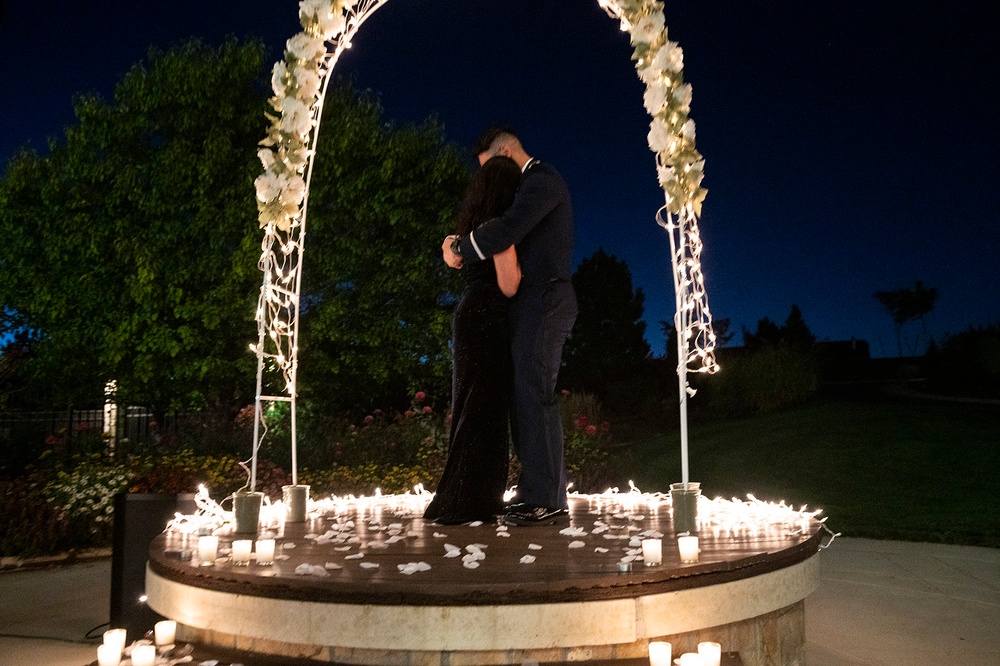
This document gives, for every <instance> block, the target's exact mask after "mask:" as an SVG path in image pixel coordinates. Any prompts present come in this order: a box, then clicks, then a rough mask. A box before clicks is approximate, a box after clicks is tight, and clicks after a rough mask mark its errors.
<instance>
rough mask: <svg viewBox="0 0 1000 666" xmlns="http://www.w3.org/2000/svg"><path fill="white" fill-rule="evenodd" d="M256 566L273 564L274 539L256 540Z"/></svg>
mask: <svg viewBox="0 0 1000 666" xmlns="http://www.w3.org/2000/svg"><path fill="white" fill-rule="evenodd" d="M257 564H262V565H269V564H274V539H258V540H257Z"/></svg>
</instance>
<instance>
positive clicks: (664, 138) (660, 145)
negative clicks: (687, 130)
mask: <svg viewBox="0 0 1000 666" xmlns="http://www.w3.org/2000/svg"><path fill="white" fill-rule="evenodd" d="M646 141H648V142H649V148H650V149H651V150H652V151H653V152H654V153H665V154H668V155H669V154H670V153H673V152H674V150H675V149H676V147H677V137H676V136H674V135H673V134H671V133H670V130H669V129H667V126H666V124H665V123H664V122H663V121H662V120H659V119H657V120H654V121H653V122H651V123H650V124H649V134H647V135H646Z"/></svg>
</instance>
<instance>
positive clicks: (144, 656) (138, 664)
mask: <svg viewBox="0 0 1000 666" xmlns="http://www.w3.org/2000/svg"><path fill="white" fill-rule="evenodd" d="M132 666H156V646H155V645H137V646H135V647H134V648H132Z"/></svg>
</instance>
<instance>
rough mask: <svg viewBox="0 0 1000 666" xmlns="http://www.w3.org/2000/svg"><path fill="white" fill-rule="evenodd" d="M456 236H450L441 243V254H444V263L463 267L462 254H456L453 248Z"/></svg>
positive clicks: (454, 266)
mask: <svg viewBox="0 0 1000 666" xmlns="http://www.w3.org/2000/svg"><path fill="white" fill-rule="evenodd" d="M454 238H455V237H454V236H448V237H447V238H445V239H444V242H443V243H441V254H442V255H444V263H446V264H448V265H449V266H451V267H452V268H461V267H462V256H461V255H459V254H455V253H454V252H453V251H452V249H451V242H452V240H454Z"/></svg>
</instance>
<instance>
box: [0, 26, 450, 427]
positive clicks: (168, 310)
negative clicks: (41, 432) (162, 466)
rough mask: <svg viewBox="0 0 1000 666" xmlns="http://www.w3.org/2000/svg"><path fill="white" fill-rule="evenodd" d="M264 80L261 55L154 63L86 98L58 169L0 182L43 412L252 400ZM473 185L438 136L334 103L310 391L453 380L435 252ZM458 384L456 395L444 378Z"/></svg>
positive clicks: (41, 164)
mask: <svg viewBox="0 0 1000 666" xmlns="http://www.w3.org/2000/svg"><path fill="white" fill-rule="evenodd" d="M268 80H269V74H268V71H267V67H266V66H265V56H264V48H263V46H262V45H261V44H260V43H258V42H250V43H240V42H237V41H229V42H227V43H226V44H224V45H222V46H221V47H217V48H213V47H209V46H206V45H204V44H202V43H200V42H198V41H192V42H189V43H187V44H184V45H182V46H180V47H178V48H175V49H172V50H170V51H165V52H161V51H151V52H150V55H149V58H148V59H147V61H146V62H143V63H140V64H138V65H136V66H135V67H133V68H132V70H131V71H129V72H128V73H127V74H126V75H125V77H124V78H123V79H122V81H121V82H120V83H119V84H118V86H117V87H116V89H115V93H114V99H113V100H112V101H110V102H107V101H104V100H102V99H100V98H97V97H82V98H80V99H78V100H77V101H76V106H75V108H76V115H77V121H76V123H75V124H74V125H73V126H71V127H69V128H67V130H66V138H65V142H64V143H55V142H54V143H53V144H52V146H51V154H50V155H49V156H48V157H39V156H38V155H35V154H33V153H29V152H24V153H22V154H20V155H19V156H18V157H17V158H16V159H15V160H13V161H12V163H11V164H10V165H9V166H8V168H7V171H6V172H5V174H4V176H3V178H2V179H0V231H2V233H3V234H4V239H5V242H4V244H3V245H2V246H0V265H2V266H3V268H4V275H5V278H6V279H5V280H4V281H2V283H0V307H2V308H3V312H4V313H5V316H4V318H2V319H0V323H4V324H6V327H5V330H3V331H0V335H2V334H4V333H6V334H12V333H16V332H17V331H20V330H24V331H29V332H30V333H31V336H30V351H31V353H30V354H27V355H24V356H23V357H22V358H21V359H20V360H19V363H18V364H17V371H18V372H19V373H22V374H23V375H24V376H26V377H28V378H29V380H30V382H31V383H32V385H33V386H35V387H36V388H37V389H38V391H37V393H39V394H41V395H42V397H41V399H43V400H46V401H49V402H50V404H51V403H52V402H56V403H61V404H76V405H81V404H85V403H91V404H92V403H94V402H99V401H100V400H101V398H102V396H103V388H104V384H105V382H107V381H108V380H110V379H115V380H117V383H118V388H119V396H120V399H121V400H122V401H127V402H132V403H145V404H148V405H151V406H153V407H154V408H155V409H156V410H157V411H160V412H163V411H167V410H170V409H176V408H204V407H210V406H215V407H217V408H219V409H223V410H228V411H229V412H233V411H235V410H236V409H238V408H239V407H241V406H243V405H246V404H247V403H249V402H252V400H253V389H254V368H255V358H254V356H253V354H252V353H251V352H250V351H249V350H248V343H250V342H253V341H255V340H256V338H257V335H256V324H255V322H254V321H253V315H254V310H255V303H256V298H257V295H258V293H259V290H260V284H261V279H262V277H261V273H260V271H259V270H258V268H257V259H258V257H259V254H260V239H261V232H260V229H259V226H258V222H257V212H256V207H255V203H254V186H253V181H254V178H255V177H256V176H257V175H258V174H259V173H260V164H259V162H258V161H257V159H256V155H255V152H256V151H255V147H256V145H257V143H258V141H259V140H260V139H261V138H262V137H263V136H264V129H265V124H266V123H265V119H264V112H265V111H266V110H267V105H266V97H267V94H268V88H269V86H268ZM466 179H467V171H466V169H465V168H464V166H463V165H462V162H461V160H460V158H459V157H458V152H457V151H456V150H455V149H454V148H452V147H450V146H448V145H447V144H445V142H444V139H443V135H442V131H441V128H440V127H439V126H438V125H435V124H433V123H429V124H427V125H425V126H423V127H419V128H415V127H405V128H394V127H391V126H389V125H387V124H386V123H385V122H384V120H383V119H382V117H381V109H380V108H379V107H378V105H377V104H376V103H375V102H374V101H372V100H371V99H370V98H361V99H358V98H357V96H356V95H355V93H354V92H353V91H352V90H351V89H350V87H347V88H343V89H338V90H331V92H330V93H329V96H328V103H327V110H326V116H325V121H324V124H323V135H322V136H321V137H320V142H319V155H318V156H317V162H316V170H315V173H314V181H313V191H312V193H311V195H310V215H309V221H308V222H309V238H308V239H307V241H308V242H307V243H306V254H305V260H304V298H303V312H302V317H303V319H302V332H301V337H300V347H301V350H302V351H301V354H300V358H301V360H302V364H301V366H300V370H301V372H300V378H301V379H302V383H303V388H304V389H305V391H306V393H307V395H308V396H311V397H314V398H317V399H320V403H321V405H322V407H324V408H327V407H331V406H336V407H342V406H345V405H354V404H359V403H364V402H371V401H373V400H375V399H377V398H378V397H381V395H382V393H379V392H380V391H387V390H390V388H392V389H401V390H405V389H406V388H407V387H408V386H410V385H412V384H417V383H421V382H423V381H425V380H426V378H430V377H435V378H441V377H445V378H446V377H447V375H448V364H449V356H448V350H447V340H448V320H449V314H448V309H447V305H448V300H449V293H452V292H453V286H454V284H455V283H454V282H453V280H455V279H456V276H455V275H454V274H452V273H450V272H449V271H447V270H446V269H445V268H444V267H443V265H442V263H441V261H440V246H439V244H440V239H441V237H442V236H443V235H444V234H445V233H446V228H447V226H448V221H449V220H450V217H451V212H452V209H453V206H454V205H455V203H456V202H457V201H458V199H459V195H460V192H461V190H462V188H463V186H464V183H465V182H466ZM444 383H445V384H447V382H446V381H445V382H444Z"/></svg>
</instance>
